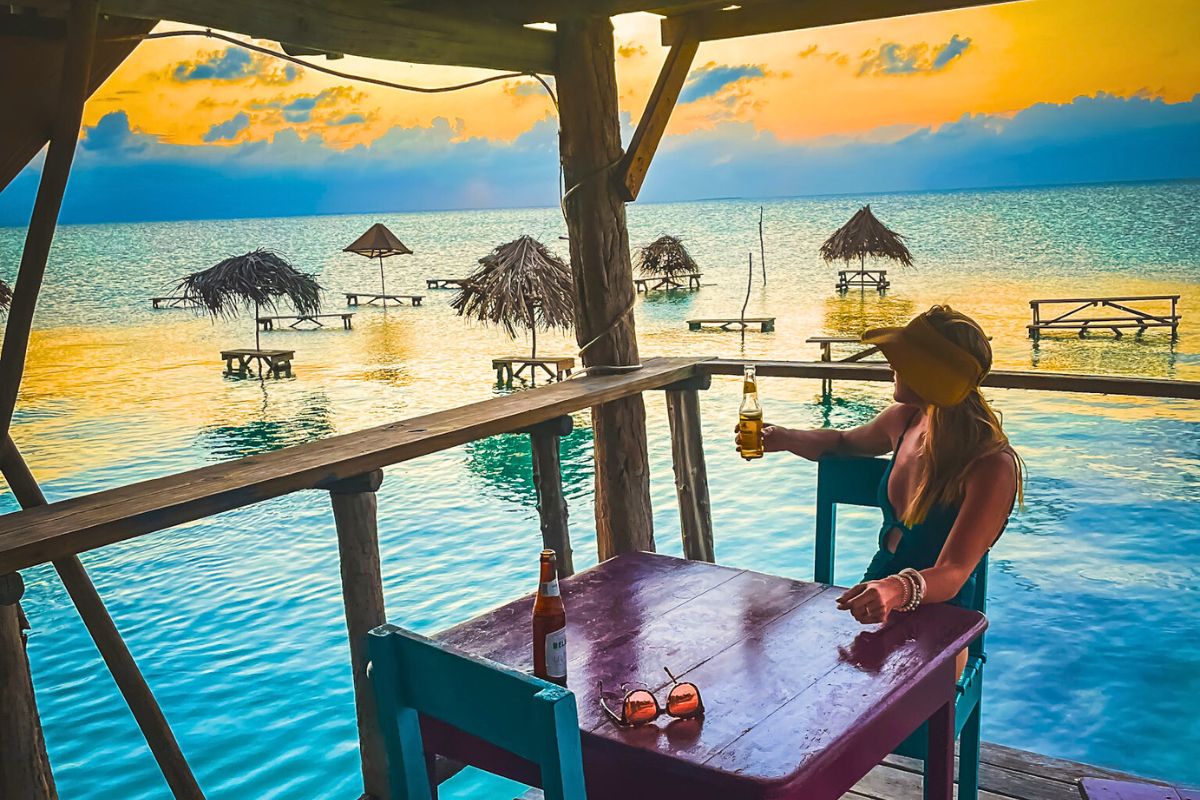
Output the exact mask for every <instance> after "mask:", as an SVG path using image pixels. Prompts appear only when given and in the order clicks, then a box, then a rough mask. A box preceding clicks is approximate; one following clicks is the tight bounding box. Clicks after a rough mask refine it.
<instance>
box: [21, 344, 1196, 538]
mask: <svg viewBox="0 0 1200 800" xmlns="http://www.w3.org/2000/svg"><path fill="white" fill-rule="evenodd" d="M746 364H754V365H755V369H756V371H757V373H758V374H759V375H762V376H766V377H775V378H815V379H825V378H828V379H832V380H838V381H884V382H890V381H891V380H892V368H891V367H889V366H888V365H887V364H864V363H862V362H855V363H846V362H841V361H834V362H828V361H744V360H740V359H726V358H720V359H712V360H709V361H705V362H703V363H702V364H700V365H699V368H700V369H701V370H704V371H706V372H709V373H710V374H712V375H741V374H742V367H743V366H744V365H746ZM983 385H984V386H987V387H991V388H993V389H1029V390H1032V391H1041V392H1073V393H1080V394H1115V395H1124V396H1127V397H1162V398H1179V399H1183V400H1200V381H1174V380H1165V379H1161V378H1133V377H1125V376H1122V375H1078V374H1074V373H1068V372H1022V371H1017V370H1005V369H998V370H993V371H992V372H989V373H988V375H987V377H986V378H984V379H983ZM0 519H2V518H0Z"/></svg>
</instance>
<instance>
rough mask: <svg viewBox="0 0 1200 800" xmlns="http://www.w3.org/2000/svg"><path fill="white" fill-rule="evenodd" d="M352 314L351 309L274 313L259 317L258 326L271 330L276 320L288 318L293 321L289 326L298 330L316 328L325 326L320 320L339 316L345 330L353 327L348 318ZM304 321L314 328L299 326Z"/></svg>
mask: <svg viewBox="0 0 1200 800" xmlns="http://www.w3.org/2000/svg"><path fill="white" fill-rule="evenodd" d="M353 316H354V312H353V311H348V312H346V313H344V314H280V315H276V316H273V317H259V318H258V324H259V325H260V326H262V329H263V330H264V331H273V330H275V323H276V322H283V321H284V320H289V319H290V320H293V321H292V322H290V323H288V327H289V328H296V329H298V330H316V328H324V327H325V325H324V323H322V322H321V320H323V319H333V318H335V317H340V318H341V320H342V328H344V329H345V330H350V328H351V327H353V326H352V325H351V324H350V320H351V318H352V317H353ZM306 322H307V323H311V324H312V325H315V326H316V328H312V329H308V328H301V327H300V326H301V325H302V324H304V323H306Z"/></svg>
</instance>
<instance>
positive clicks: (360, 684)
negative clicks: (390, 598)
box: [324, 470, 391, 800]
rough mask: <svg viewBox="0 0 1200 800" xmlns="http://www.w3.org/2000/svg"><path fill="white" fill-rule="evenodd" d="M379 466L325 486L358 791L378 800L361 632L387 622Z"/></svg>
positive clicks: (380, 765) (382, 767)
mask: <svg viewBox="0 0 1200 800" xmlns="http://www.w3.org/2000/svg"><path fill="white" fill-rule="evenodd" d="M382 484H383V471H382V470H374V471H373V472H368V473H366V474H365V475H359V476H357V477H354V478H347V479H346V480H343V481H338V482H336V483H334V484H332V485H330V486H326V487H324V488H326V489H328V490H329V500H330V502H331V503H332V505H333V519H334V523H335V524H336V525H337V537H338V556H339V559H340V561H341V567H342V601H343V602H344V603H345V606H346V631H347V634H348V635H349V637H350V668H351V671H352V674H353V678H354V710H355V712H356V713H357V716H358V748H359V755H360V756H361V759H362V776H363V792H364V793H365V794H366V795H368V796H370V797H373V798H378V800H387V798H388V797H390V796H391V793H390V792H389V791H388V781H387V752H386V750H385V749H384V746H383V737H382V735H381V734H380V730H379V717H378V714H376V711H375V696H374V694H373V693H372V691H371V681H370V679H368V678H367V661H368V658H367V633H368V632H369V631H370V630H371V629H372V628H375V627H378V626H380V625H382V624H383V623H384V622H386V621H387V619H386V614H385V610H384V602H383V570H382V568H381V566H380V563H379V527H378V515H377V512H378V503H377V501H376V497H375V492H377V491H378V490H379V487H380V486H381V485H382Z"/></svg>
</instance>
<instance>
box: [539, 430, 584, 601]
mask: <svg viewBox="0 0 1200 800" xmlns="http://www.w3.org/2000/svg"><path fill="white" fill-rule="evenodd" d="M573 427H574V423H573V421H572V420H571V418H570V417H567V416H563V417H558V418H556V419H552V420H547V421H546V422H543V423H541V424H540V425H535V426H533V427H532V428H530V429H529V446H530V449H531V451H532V453H533V487H534V490H535V491H536V492H537V504H538V517H539V519H540V520H541V527H542V546H543V547H546V548H547V549H549V550H553V551H554V552H555V553H556V554H557V556H558V558H557V559H556V561H557V565H558V577H560V578H566V577H568V576H569V575H573V574H574V573H575V563H574V558H573V557H572V555H571V534H570V531H569V530H568V528H567V500H566V498H565V497H563V486H562V461H561V458H560V454H559V444H560V443H561V441H562V437H563V436H567V435H568V434H570V433H571V429H572V428H573Z"/></svg>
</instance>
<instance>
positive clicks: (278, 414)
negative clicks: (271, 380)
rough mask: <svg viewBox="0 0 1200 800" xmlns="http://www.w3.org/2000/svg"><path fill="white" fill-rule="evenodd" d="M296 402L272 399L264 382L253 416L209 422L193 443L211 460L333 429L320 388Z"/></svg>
mask: <svg viewBox="0 0 1200 800" xmlns="http://www.w3.org/2000/svg"><path fill="white" fill-rule="evenodd" d="M299 399H300V402H298V403H282V402H276V403H274V405H275V408H272V401H271V398H270V394H269V393H268V390H267V387H266V385H263V386H262V403H261V405H260V407H259V410H258V412H257V413H256V414H254V415H253V417H252V418H250V419H248V420H246V421H244V422H240V423H237V424H228V423H225V424H210V425H206V426H204V427H202V428H200V430H199V431H197V432H196V443H197V444H198V445H199V446H200V447H201V448H202V449H204V450H206V451H207V455H208V458H209V459H210V460H213V461H226V460H228V459H233V458H243V457H245V456H252V455H255V454H257V453H267V452H270V451H272V450H279V449H281V448H284V447H289V446H291V445H294V444H303V443H304V442H312V441H316V440H317V439H322V438H324V437H326V436H331V435H332V434H333V433H335V428H334V424H333V418H332V414H331V411H330V405H329V399H328V398H327V397H326V396H325V394H324V393H323V392H308V393H305V394H303V395H301V396H300V398H299Z"/></svg>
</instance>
